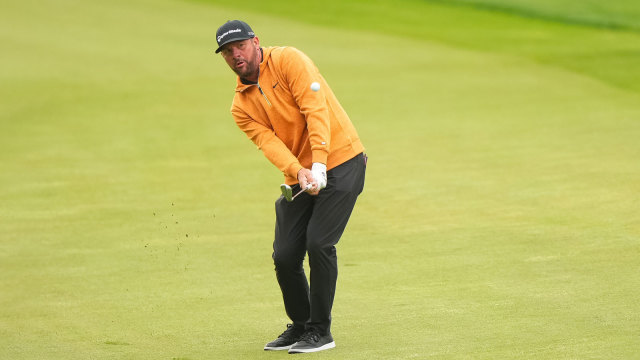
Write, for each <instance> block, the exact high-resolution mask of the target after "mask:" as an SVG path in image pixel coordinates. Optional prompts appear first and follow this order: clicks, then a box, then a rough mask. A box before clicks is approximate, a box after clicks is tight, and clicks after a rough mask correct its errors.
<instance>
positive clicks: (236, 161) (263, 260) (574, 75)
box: [0, 0, 640, 359]
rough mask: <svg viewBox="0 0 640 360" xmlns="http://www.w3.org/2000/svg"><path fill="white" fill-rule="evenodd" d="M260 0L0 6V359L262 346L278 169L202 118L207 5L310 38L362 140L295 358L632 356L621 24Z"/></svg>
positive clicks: (635, 251) (639, 248) (212, 12)
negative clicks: (319, 329)
mask: <svg viewBox="0 0 640 360" xmlns="http://www.w3.org/2000/svg"><path fill="white" fill-rule="evenodd" d="M487 3H488V2H487ZM496 3H497V2H496ZM269 4H270V5H269ZM279 4H282V2H280V1H278V0H274V1H273V2H269V3H268V4H267V3H266V2H254V1H248V2H245V3H243V7H242V9H240V8H239V7H238V8H233V7H230V6H229V4H228V3H225V4H224V5H223V4H218V3H212V2H209V3H206V2H202V1H199V2H193V1H169V0H163V1H150V0H136V1H124V0H117V1H110V2H105V3H101V2H83V1H78V0H60V1H38V2H36V1H21V2H9V1H4V2H2V8H3V11H2V12H0V30H1V31H0V51H1V52H2V56H1V57H0V81H1V83H2V86H1V87H0V108H1V109H2V111H1V112H0V272H1V273H2V280H0V358H3V359H4V358H7V359H42V358H47V359H87V358H91V359H113V358H117V359H252V358H267V359H271V358H273V359H276V358H283V357H287V356H288V355H286V354H282V353H265V352H264V351H262V346H263V345H264V343H265V342H266V341H269V340H271V338H272V337H273V336H276V335H277V334H279V333H280V332H281V331H282V330H283V329H284V324H285V323H286V321H287V319H286V317H285V315H284V310H283V308H282V304H281V296H280V293H279V289H278V286H277V283H276V281H275V276H274V273H273V265H272V262H271V259H270V254H271V241H272V236H273V235H272V234H273V221H274V219H273V217H274V214H273V201H274V200H275V198H276V197H277V196H278V194H279V188H278V185H279V184H280V182H281V176H280V174H278V172H277V170H275V169H273V168H272V166H271V165H270V164H268V162H267V161H266V160H265V159H264V158H263V157H262V155H261V154H260V152H259V151H257V150H256V149H255V147H254V146H253V145H252V144H251V143H250V142H249V140H247V139H246V137H245V136H244V135H243V134H242V133H241V132H240V131H239V130H238V129H237V128H236V127H235V125H234V124H233V121H232V119H231V117H230V115H229V113H228V110H229V105H230V101H231V97H232V95H233V86H234V77H233V74H232V73H231V71H230V70H229V69H228V68H227V66H226V64H225V63H224V61H223V60H222V59H221V58H220V57H219V56H215V55H214V54H213V53H212V52H213V51H212V50H213V49H214V48H215V45H214V32H215V29H216V28H217V26H218V25H219V24H220V23H222V22H223V21H225V20H227V19H231V18H242V19H246V20H247V21H249V22H250V23H251V25H252V26H253V27H254V30H256V31H257V32H258V34H259V36H260V39H261V42H262V43H263V44H264V45H279V44H288V45H294V46H297V47H299V48H300V49H302V50H304V51H305V52H307V53H308V54H310V55H311V57H312V58H313V59H314V60H315V61H316V63H317V65H318V66H319V67H320V69H321V71H322V72H323V74H324V76H325V78H326V79H327V80H328V81H329V83H330V84H331V85H332V88H333V89H334V91H335V92H336V93H337V95H338V97H339V98H340V99H341V101H342V104H343V106H344V107H345V108H346V109H347V111H348V112H349V114H350V116H351V117H352V120H353V121H354V123H355V124H356V126H357V128H358V130H359V132H360V135H361V137H362V138H363V140H364V142H365V145H366V146H367V148H368V153H369V155H370V162H369V164H370V166H369V169H368V174H367V184H366V189H365V192H364V193H363V195H362V197H361V198H360V200H359V203H358V204H357V207H356V211H355V212H354V215H353V217H352V220H351V222H350V224H349V227H348V229H347V232H346V233H345V235H344V237H343V239H342V241H341V243H340V244H339V246H338V251H339V262H340V277H339V283H338V292H337V297H336V303H335V307H334V314H333V315H334V327H333V332H334V337H335V339H336V342H337V346H338V347H337V348H336V349H334V350H331V351H328V352H325V353H322V354H312V355H310V356H309V357H310V358H331V359H425V358H429V359H460V358H468V359H504V358H509V359H511V358H525V359H541V358H542V359H603V358H606V359H633V358H635V357H636V356H637V354H638V353H639V352H640V346H639V345H638V343H637V329H638V328H637V324H638V323H639V322H640V315H638V314H639V313H640V311H639V310H640V308H639V306H638V301H637V289H638V286H640V275H639V274H640V271H639V270H640V266H639V265H640V263H639V262H638V256H639V255H640V243H639V240H640V214H639V213H638V210H637V204H638V202H639V201H640V195H639V194H640V162H639V161H638V159H639V158H640V143H639V142H638V140H637V139H638V138H640V95H639V94H638V92H639V90H640V88H639V87H638V83H639V82H638V81H637V80H638V79H639V78H638V74H639V72H640V70H639V69H640V67H638V66H633V65H634V64H637V59H638V54H640V51H639V50H638V47H639V46H640V45H638V44H640V42H639V41H638V40H639V38H640V35H639V34H638V33H637V31H634V30H630V29H628V28H626V30H612V29H607V28H603V27H598V26H591V25H588V24H582V25H577V24H575V23H568V22H562V21H551V20H550V18H539V19H536V18H527V17H522V16H519V15H518V14H515V13H513V12H503V11H494V10H492V11H487V10H486V9H483V8H480V9H479V8H477V7H473V6H459V5H453V6H449V5H447V4H442V3H438V4H434V3H431V2H420V1H407V2H403V5H404V6H397V5H396V2H391V1H370V2H364V1H349V2H340V1H327V2H322V3H321V2H313V3H304V4H303V3H300V4H296V5H295V6H278V5H279ZM518 4H522V5H518V6H523V7H527V6H529V7H530V6H534V7H535V6H542V5H543V4H544V6H545V9H547V6H548V5H547V3H546V2H545V3H541V2H536V3H534V2H529V3H523V2H518ZM549 4H550V3H549ZM621 4H623V3H622V2H616V3H613V4H611V6H610V8H609V9H610V11H611V12H615V11H617V10H616V9H617V7H616V6H622V5H621ZM629 4H630V3H629ZM549 8H550V9H551V10H553V14H556V15H557V14H563V13H564V9H565V7H564V5H558V6H557V7H552V8H551V7H549ZM247 9H252V11H247ZM631 13H632V12H629V14H631ZM354 14H357V15H358V16H354ZM598 14H600V15H599V16H601V17H602V18H605V19H606V18H608V16H609V15H608V13H607V12H602V13H600V12H598ZM556 15H554V16H556ZM558 17H560V15H558ZM612 18H614V19H615V17H612ZM346 19H351V21H346ZM399 20H403V21H399ZM602 21H604V20H602Z"/></svg>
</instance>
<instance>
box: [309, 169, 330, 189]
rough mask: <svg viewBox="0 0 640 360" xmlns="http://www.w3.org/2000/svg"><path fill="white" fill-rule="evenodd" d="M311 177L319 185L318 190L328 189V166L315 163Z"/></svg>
mask: <svg viewBox="0 0 640 360" xmlns="http://www.w3.org/2000/svg"><path fill="white" fill-rule="evenodd" d="M311 175H312V176H313V179H314V180H315V181H316V182H317V183H318V188H317V189H318V190H322V189H324V188H326V187H327V165H325V164H323V163H313V165H311Z"/></svg>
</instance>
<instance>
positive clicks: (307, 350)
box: [289, 341, 336, 354]
mask: <svg viewBox="0 0 640 360" xmlns="http://www.w3.org/2000/svg"><path fill="white" fill-rule="evenodd" d="M334 347H336V342H335V341H332V342H330V343H328V344H324V345H322V346H319V347H317V348H313V349H293V348H292V349H289V354H295V353H312V352H316V351H322V350H328V349H333V348H334Z"/></svg>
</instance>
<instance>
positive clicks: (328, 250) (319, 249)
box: [306, 155, 365, 334]
mask: <svg viewBox="0 0 640 360" xmlns="http://www.w3.org/2000/svg"><path fill="white" fill-rule="evenodd" d="M364 173H365V164H364V159H363V158H362V156H361V155H360V156H357V157H355V158H354V159H351V160H350V161H347V162H345V163H344V164H342V165H340V166H338V167H336V168H334V169H332V170H330V171H329V172H328V173H327V187H326V188H325V189H324V190H322V191H320V194H319V195H318V196H317V197H316V198H315V203H314V206H313V214H312V215H311V219H309V225H308V227H307V236H306V240H307V242H306V246H307V252H308V253H309V267H310V281H311V289H310V301H311V314H310V319H309V322H308V323H307V327H314V328H316V329H317V330H318V331H319V332H320V333H322V334H328V333H330V331H331V329H330V327H331V309H332V307H333V300H334V297H335V291H336V281H337V278H338V257H337V254H336V247H335V245H336V244H337V243H338V241H339V240H340V237H341V236H342V233H343V232H344V230H345V228H346V226H347V222H348V221H349V217H350V216H351V212H352V210H353V208H354V206H355V203H356V199H357V198H358V195H359V194H360V192H362V188H363V186H364Z"/></svg>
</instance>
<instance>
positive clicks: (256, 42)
mask: <svg viewBox="0 0 640 360" xmlns="http://www.w3.org/2000/svg"><path fill="white" fill-rule="evenodd" d="M252 40H253V44H254V45H255V47H256V49H258V48H260V39H258V37H257V36H255V37H254V38H253V39H252Z"/></svg>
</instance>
